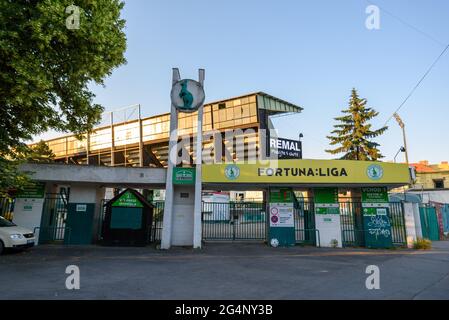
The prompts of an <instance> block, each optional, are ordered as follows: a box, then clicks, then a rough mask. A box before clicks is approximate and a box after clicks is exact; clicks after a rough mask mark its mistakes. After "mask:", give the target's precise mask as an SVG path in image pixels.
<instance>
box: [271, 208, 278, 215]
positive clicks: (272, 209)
mask: <svg viewBox="0 0 449 320" xmlns="http://www.w3.org/2000/svg"><path fill="white" fill-rule="evenodd" d="M271 214H272V215H275V216H277V215H278V214H279V209H278V208H271Z"/></svg>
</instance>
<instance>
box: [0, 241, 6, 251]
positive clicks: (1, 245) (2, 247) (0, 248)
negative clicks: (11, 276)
mask: <svg viewBox="0 0 449 320" xmlns="http://www.w3.org/2000/svg"><path fill="white" fill-rule="evenodd" d="M4 249H5V245H4V244H3V241H2V240H0V255H1V254H2V253H3V251H4Z"/></svg>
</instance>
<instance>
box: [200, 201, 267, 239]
mask: <svg viewBox="0 0 449 320" xmlns="http://www.w3.org/2000/svg"><path fill="white" fill-rule="evenodd" d="M265 209H266V205H265V203H264V202H203V203H202V231H203V240H205V241H207V240H263V241H265V240H266V238H267V219H266V210H265Z"/></svg>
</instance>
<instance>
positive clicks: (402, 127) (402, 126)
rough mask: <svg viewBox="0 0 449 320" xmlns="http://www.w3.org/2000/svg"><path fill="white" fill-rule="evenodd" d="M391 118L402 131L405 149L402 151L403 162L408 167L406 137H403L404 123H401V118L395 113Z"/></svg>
mask: <svg viewBox="0 0 449 320" xmlns="http://www.w3.org/2000/svg"><path fill="white" fill-rule="evenodd" d="M393 116H394V118H395V119H396V122H397V123H398V125H399V126H400V127H401V129H402V137H403V139H404V147H403V148H404V149H405V151H403V152H405V162H406V163H407V166H408V165H409V162H408V148H407V139H406V137H405V124H404V122H403V121H402V119H401V117H400V116H399V114H397V113H394V114H393Z"/></svg>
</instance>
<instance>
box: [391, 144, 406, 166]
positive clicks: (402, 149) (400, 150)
mask: <svg viewBox="0 0 449 320" xmlns="http://www.w3.org/2000/svg"><path fill="white" fill-rule="evenodd" d="M399 152H405V148H404V147H401V148H399V150H398V152H396V155H395V156H394V162H395V163H396V157H397V156H398V154H399Z"/></svg>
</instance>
